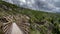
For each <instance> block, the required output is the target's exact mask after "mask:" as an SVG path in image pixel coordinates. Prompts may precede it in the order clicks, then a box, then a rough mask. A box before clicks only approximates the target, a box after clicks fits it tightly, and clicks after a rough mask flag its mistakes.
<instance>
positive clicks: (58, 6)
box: [4, 0, 60, 12]
mask: <svg viewBox="0 0 60 34" xmlns="http://www.w3.org/2000/svg"><path fill="white" fill-rule="evenodd" d="M4 1H7V2H10V3H13V4H17V5H19V6H23V7H27V8H30V9H36V10H44V11H48V12H50V11H51V12H60V0H4Z"/></svg>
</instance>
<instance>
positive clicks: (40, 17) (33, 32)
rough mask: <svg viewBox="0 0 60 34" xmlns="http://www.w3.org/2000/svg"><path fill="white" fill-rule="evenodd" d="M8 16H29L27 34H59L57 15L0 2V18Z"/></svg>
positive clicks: (59, 25) (58, 17) (59, 24)
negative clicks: (28, 30)
mask: <svg viewBox="0 0 60 34" xmlns="http://www.w3.org/2000/svg"><path fill="white" fill-rule="evenodd" d="M8 14H10V15H16V14H23V15H27V16H29V17H30V20H29V21H30V32H29V34H60V15H59V14H57V13H48V12H43V11H37V10H31V9H26V8H22V7H17V6H16V5H14V4H10V3H7V2H4V1H0V17H2V16H4V15H8Z"/></svg>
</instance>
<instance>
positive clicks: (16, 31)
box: [11, 23, 23, 34]
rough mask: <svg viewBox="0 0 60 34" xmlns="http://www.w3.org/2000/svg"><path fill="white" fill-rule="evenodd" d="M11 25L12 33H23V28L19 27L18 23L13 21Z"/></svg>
mask: <svg viewBox="0 0 60 34" xmlns="http://www.w3.org/2000/svg"><path fill="white" fill-rule="evenodd" d="M11 27H12V28H11V34H23V32H22V30H21V29H20V28H19V27H18V25H17V24H16V23H13V24H12V26H11Z"/></svg>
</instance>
